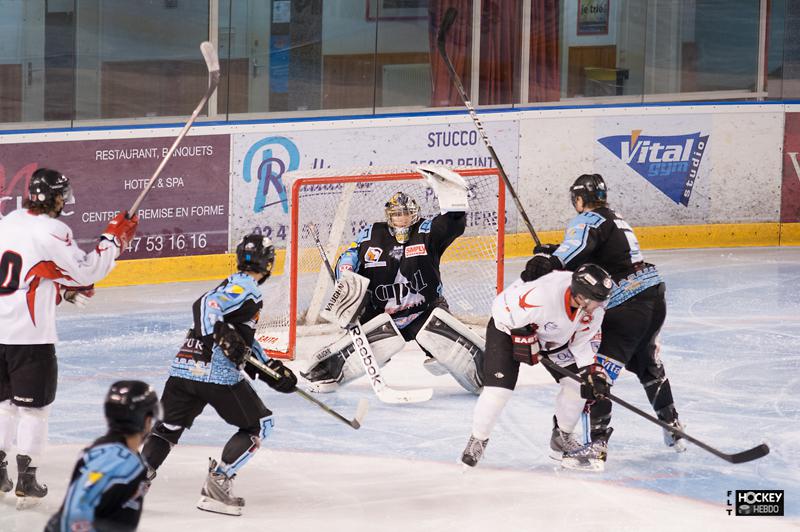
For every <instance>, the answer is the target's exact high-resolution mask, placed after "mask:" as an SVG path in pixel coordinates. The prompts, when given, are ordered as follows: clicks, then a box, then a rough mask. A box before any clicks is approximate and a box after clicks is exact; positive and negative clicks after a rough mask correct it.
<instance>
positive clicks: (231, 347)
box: [214, 321, 250, 368]
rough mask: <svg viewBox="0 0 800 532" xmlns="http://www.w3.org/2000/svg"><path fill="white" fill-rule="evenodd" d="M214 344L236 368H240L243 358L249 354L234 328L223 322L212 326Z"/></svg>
mask: <svg viewBox="0 0 800 532" xmlns="http://www.w3.org/2000/svg"><path fill="white" fill-rule="evenodd" d="M214 343H216V344H217V345H218V346H219V348H220V349H222V353H223V354H224V355H225V357H227V358H228V360H230V361H231V362H233V363H234V365H236V367H237V368H239V367H241V366H242V363H243V362H244V359H245V357H246V356H247V355H249V354H250V346H248V345H247V344H246V343H245V342H244V338H242V335H240V334H239V331H237V330H236V327H234V326H233V325H231V324H230V323H226V322H224V321H218V322H217V323H215V324H214Z"/></svg>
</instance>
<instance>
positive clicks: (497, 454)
mask: <svg viewBox="0 0 800 532" xmlns="http://www.w3.org/2000/svg"><path fill="white" fill-rule="evenodd" d="M647 256H648V259H650V260H651V261H653V262H655V263H656V264H658V265H659V267H660V269H661V271H662V273H663V274H664V276H665V278H666V281H667V287H668V290H667V299H668V305H669V311H668V312H669V315H668V318H667V323H666V326H665V328H664V330H663V332H662V336H661V340H662V358H663V360H664V362H665V365H666V368H667V372H668V375H669V377H670V380H671V382H672V387H673V391H674V394H675V397H676V404H677V408H678V410H679V412H680V415H681V418H682V419H683V420H684V421H685V422H686V423H687V424H688V426H687V429H686V430H687V432H688V433H689V434H691V435H692V436H694V437H695V438H698V439H700V440H702V441H704V442H706V443H708V444H710V445H712V446H714V447H717V448H719V449H721V450H722V451H724V452H736V451H740V450H743V449H746V448H750V447H752V446H754V445H756V444H758V443H761V442H762V441H766V442H767V443H769V445H770V447H771V453H770V454H769V455H768V456H766V457H765V458H762V459H760V460H757V461H754V462H751V463H746V464H739V465H732V464H729V463H727V462H725V461H723V460H721V459H719V458H717V457H715V456H713V455H711V454H709V453H707V452H705V451H703V450H702V449H700V448H698V447H694V446H692V445H689V450H688V451H687V452H686V453H683V454H676V453H674V452H672V451H670V450H668V449H667V448H666V447H665V446H664V445H663V443H662V440H661V429H660V428H658V427H657V426H655V425H653V424H651V423H649V422H648V421H646V420H644V419H642V418H640V417H638V416H636V415H634V414H632V413H630V412H628V411H626V410H624V409H622V408H619V407H615V409H614V422H613V426H614V427H615V433H614V436H613V437H612V439H611V446H610V450H609V461H608V464H607V467H606V471H605V472H604V473H601V474H589V473H586V474H581V473H576V472H567V471H562V470H560V469H559V468H558V466H557V464H556V463H555V462H553V461H552V460H551V459H549V458H548V457H547V450H548V442H549V437H550V428H551V421H550V419H551V416H552V409H553V400H554V397H555V393H556V391H557V388H556V387H555V386H554V385H553V383H552V381H551V379H550V377H549V376H548V375H547V374H546V373H544V371H543V370H541V369H540V368H538V367H534V368H524V369H523V371H522V376H521V380H520V385H519V386H518V387H517V390H516V392H515V393H514V396H513V398H512V400H511V401H510V403H509V404H508V406H507V408H506V410H505V412H504V413H503V416H502V418H501V420H500V422H499V423H498V425H497V427H496V428H495V430H494V432H493V434H492V437H491V440H490V443H489V446H488V448H487V454H486V455H485V457H484V460H483V461H482V462H481V463H480V465H479V466H478V467H477V468H475V469H474V470H469V471H466V472H465V471H464V469H463V468H462V467H461V466H460V465H457V464H456V461H457V460H458V458H459V456H460V453H461V451H462V449H463V447H464V445H465V443H466V440H467V438H468V436H469V432H470V424H471V416H472V408H473V406H474V404H475V398H474V397H473V396H471V395H468V394H466V393H465V392H463V391H461V389H460V388H458V386H457V385H456V384H455V383H454V381H452V379H451V378H450V377H447V376H444V377H432V376H430V375H429V374H428V373H427V372H426V371H425V370H424V369H422V368H421V361H422V355H421V353H419V352H418V351H413V350H409V351H407V352H404V353H401V354H400V355H398V356H396V357H395V359H393V360H392V362H391V364H389V365H388V366H387V367H386V369H385V375H386V380H387V381H388V382H389V383H390V384H391V385H392V386H394V387H398V388H402V387H407V388H411V387H422V386H433V387H434V388H435V390H436V393H435V395H434V397H433V399H432V400H431V401H429V402H427V403H423V404H418V405H402V406H394V405H387V404H383V403H380V402H378V401H377V399H375V397H374V396H373V395H372V392H371V389H370V388H369V386H368V384H367V383H366V382H365V381H364V380H363V379H362V380H359V381H357V382H355V383H353V384H352V385H350V386H347V387H345V388H344V389H342V390H340V391H339V392H338V393H336V394H330V395H322V396H318V397H319V398H320V399H322V400H324V401H326V402H327V403H328V404H330V405H331V406H332V407H334V408H336V409H337V410H339V411H340V412H342V413H343V414H344V415H346V416H352V415H353V413H354V409H355V405H356V403H357V401H358V399H359V398H362V397H366V398H368V399H369V400H370V403H371V408H370V412H369V414H368V416H367V418H366V420H365V422H364V426H363V427H362V428H361V429H360V430H358V431H355V430H353V429H351V428H350V427H348V426H346V425H344V424H342V423H339V422H337V421H336V420H335V419H333V418H332V417H330V416H328V415H326V414H325V413H324V412H323V411H321V410H320V409H317V408H316V407H314V406H313V405H311V404H309V403H307V402H306V401H304V400H303V399H302V398H300V397H298V396H296V395H294V394H290V395H282V394H278V393H275V392H273V391H272V390H270V389H269V388H267V387H266V386H264V385H262V384H260V383H258V384H257V389H258V391H259V393H260V394H261V396H262V397H263V399H264V401H265V402H266V404H267V405H268V406H269V408H271V409H272V410H273V412H274V413H275V417H276V428H275V430H274V432H273V434H272V436H271V437H270V439H269V440H268V441H266V442H264V446H263V448H262V450H261V451H259V453H258V454H257V455H256V456H255V458H253V460H252V461H251V462H250V463H248V464H247V466H246V467H245V468H243V469H242V471H241V472H240V474H239V476H238V477H237V479H236V481H235V490H236V492H237V495H241V496H243V497H245V498H246V499H247V506H246V507H245V512H244V515H243V516H241V517H228V516H221V515H216V514H210V513H206V512H201V511H200V510H197V509H196V508H195V506H194V505H195V502H196V500H197V498H198V496H199V490H200V486H201V485H202V482H203V479H204V476H205V471H206V464H207V460H208V457H209V456H212V457H218V456H219V453H220V452H221V448H222V446H223V444H224V443H225V441H226V440H227V439H228V437H229V436H230V435H231V434H232V432H233V431H232V429H231V428H230V427H228V426H227V425H225V424H224V422H222V421H221V420H219V419H217V417H216V414H215V413H214V412H213V410H212V409H210V408H209V409H207V410H206V412H204V414H203V415H202V416H201V417H200V418H198V420H197V421H196V423H195V426H194V427H193V428H192V429H191V430H190V431H188V432H187V433H186V434H185V435H184V437H183V439H182V441H181V444H180V445H179V446H177V447H176V448H175V449H174V450H173V452H172V454H171V455H170V456H169V458H168V459H167V461H166V463H165V464H164V466H163V467H162V468H161V470H160V471H159V476H158V478H157V479H156V481H155V483H154V484H153V488H152V490H151V491H150V493H149V494H148V496H147V498H146V500H145V511H144V514H143V517H142V521H141V524H140V527H139V529H140V530H142V531H163V530H176V531H177V530H193V531H196V532H200V531H205V530H213V531H215V532H223V531H228V530H275V531H283V530H296V531H304V530H314V531H324V532H327V531H338V530H341V531H349V532H355V531H362V530H363V531H368V530H369V531H373V530H374V531H401V530H402V531H407V530H415V531H416V530H430V531H451V530H452V531H457V532H466V531H476V532H489V531H498V532H499V531H517V530H538V529H554V530H565V531H572V530H575V531H581V532H599V531H604V530H608V531H620V530H703V531H704V532H707V531H712V530H720V531H721V530H784V529H792V530H798V529H800V466H799V465H798V462H800V429H798V428H797V427H796V426H795V423H797V421H798V417H800V416H799V415H798V411H799V410H800V408H799V407H800V399H799V398H798V390H799V389H800V377H798V372H800V354H798V350H797V343H798V338H800V307H799V306H798V302H800V249H797V248H783V249H778V248H757V249H735V250H730V249H726V250H719V249H714V250H690V251H685V250H681V251H670V252H650V253H648V254H647ZM520 268H521V263H520V262H519V261H515V262H513V263H510V264H509V265H508V266H507V270H508V272H509V277H513V276H515V275H516V274H517V273H518V271H519V269H520ZM214 284H215V283H214V282H207V283H183V284H165V285H155V286H147V287H127V288H109V289H104V290H99V291H98V294H97V295H96V296H95V298H94V299H93V301H92V304H91V306H90V307H89V308H87V309H85V310H83V311H81V312H78V311H76V309H74V308H70V307H66V308H64V309H62V310H61V315H60V318H59V331H60V336H61V342H60V344H59V345H58V347H57V352H58V355H59V366H60V368H59V371H60V374H59V391H58V397H57V399H56V402H55V405H54V407H53V413H52V419H51V423H50V442H51V445H50V447H49V449H48V453H47V456H46V457H45V458H44V459H43V462H42V464H41V468H40V477H41V479H42V480H43V481H45V482H46V483H47V484H48V485H49V487H50V494H49V495H48V496H47V497H46V498H45V499H44V501H42V503H40V504H39V506H38V507H35V508H32V509H29V510H24V511H15V510H14V499H15V497H13V495H11V496H9V495H6V496H5V499H2V498H0V531H30V530H41V529H42V527H43V525H44V523H45V521H46V520H47V518H48V516H49V515H50V514H51V513H53V512H54V511H56V509H57V508H58V506H59V505H60V503H61V498H62V497H63V494H64V491H65V488H66V483H67V479H68V477H69V473H70V471H71V468H72V466H73V464H74V460H75V458H76V456H77V453H78V451H79V450H80V448H81V447H82V446H83V445H86V444H88V443H89V442H91V440H93V439H94V438H96V437H98V436H100V435H101V434H102V433H103V431H104V420H103V416H102V407H101V404H102V399H103V396H104V393H105V391H106V390H107V388H108V385H109V384H110V383H111V382H113V381H115V380H118V379H123V378H139V379H143V380H146V381H149V382H151V383H153V384H154V385H156V387H157V388H158V389H159V391H160V390H161V388H162V387H163V383H164V381H165V380H166V372H167V367H168V364H169V360H170V358H171V356H172V355H173V354H174V352H175V350H176V349H177V347H178V346H179V344H180V342H181V339H182V337H183V335H184V333H185V330H186V328H187V327H188V325H189V323H190V321H191V303H192V302H193V301H194V299H196V298H197V297H198V296H199V295H200V294H201V293H202V292H203V291H204V290H205V289H207V288H209V287H211V286H213V285H214ZM264 288H265V294H266V296H265V301H267V302H268V301H269V283H267V284H266V285H264ZM267 304H268V303H267ZM319 341H321V339H318V338H317V339H313V340H309V342H317V343H318V342H319ZM291 365H292V366H293V367H295V368H304V367H305V362H304V361H303V360H302V359H301V360H297V361H295V362H293V363H291ZM615 393H616V394H617V395H619V396H620V397H622V398H625V399H626V400H628V401H630V402H632V403H634V404H635V405H637V406H639V407H640V408H642V409H644V410H645V411H647V412H649V411H650V408H649V405H648V404H647V400H646V398H645V395H644V392H643V391H642V389H641V386H640V385H639V383H638V382H637V381H636V379H635V378H633V377H632V376H631V375H629V374H623V376H622V377H621V379H620V381H618V383H617V385H616V386H615ZM12 458H13V456H12ZM12 462H13V460H12ZM11 469H12V477H15V476H16V475H15V471H14V466H13V464H12V467H11ZM747 489H781V490H784V494H785V500H786V517H782V518H781V517H777V518H762V517H750V518H746V517H735V516H729V515H728V513H727V512H726V509H727V505H726V503H727V501H728V500H729V497H728V496H727V492H728V491H734V490H747ZM731 500H732V499H731Z"/></svg>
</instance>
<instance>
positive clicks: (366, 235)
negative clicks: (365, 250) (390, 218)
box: [354, 224, 375, 246]
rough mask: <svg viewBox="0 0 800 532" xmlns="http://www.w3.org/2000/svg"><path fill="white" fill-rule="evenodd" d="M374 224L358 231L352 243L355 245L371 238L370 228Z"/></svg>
mask: <svg viewBox="0 0 800 532" xmlns="http://www.w3.org/2000/svg"><path fill="white" fill-rule="evenodd" d="M374 225H375V224H371V225H368V226H366V227H365V228H363V229H362V230H361V231H360V232H359V233H358V236H357V237H356V241H355V242H354V244H355V245H356V246H358V244H360V243H362V242H366V241H367V240H369V239H370V238H372V228H373V226H374Z"/></svg>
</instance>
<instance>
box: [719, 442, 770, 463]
mask: <svg viewBox="0 0 800 532" xmlns="http://www.w3.org/2000/svg"><path fill="white" fill-rule="evenodd" d="M768 454H769V446H768V445H767V444H766V443H762V444H761V445H757V446H755V447H753V448H752V449H748V450H746V451H742V452H740V453H736V454H732V455H730V460H728V461H729V462H730V463H732V464H743V463H745V462H751V461H753V460H758V459H759V458H762V457H764V456H767V455H768Z"/></svg>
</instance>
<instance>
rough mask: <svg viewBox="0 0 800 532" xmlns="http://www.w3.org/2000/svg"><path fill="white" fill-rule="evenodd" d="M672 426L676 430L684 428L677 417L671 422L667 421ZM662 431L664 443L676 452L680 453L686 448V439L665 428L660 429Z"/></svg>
mask: <svg viewBox="0 0 800 532" xmlns="http://www.w3.org/2000/svg"><path fill="white" fill-rule="evenodd" d="M669 424H670V425H672V426H673V427H675V428H676V429H678V430H684V428H685V427H684V425H683V423H681V422H680V420H679V419H678V418H675V419H674V420H673V421H672V422H671V423H669ZM661 430H663V431H664V444H665V445H666V446H667V447H669V448H671V449H672V450H674V451H675V452H676V453H682V452H684V451H685V450H686V441H685V440H684V439H683V437H681V436H677V435H675V434H673V433H672V432H670V431H668V430H667V429H661Z"/></svg>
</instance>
